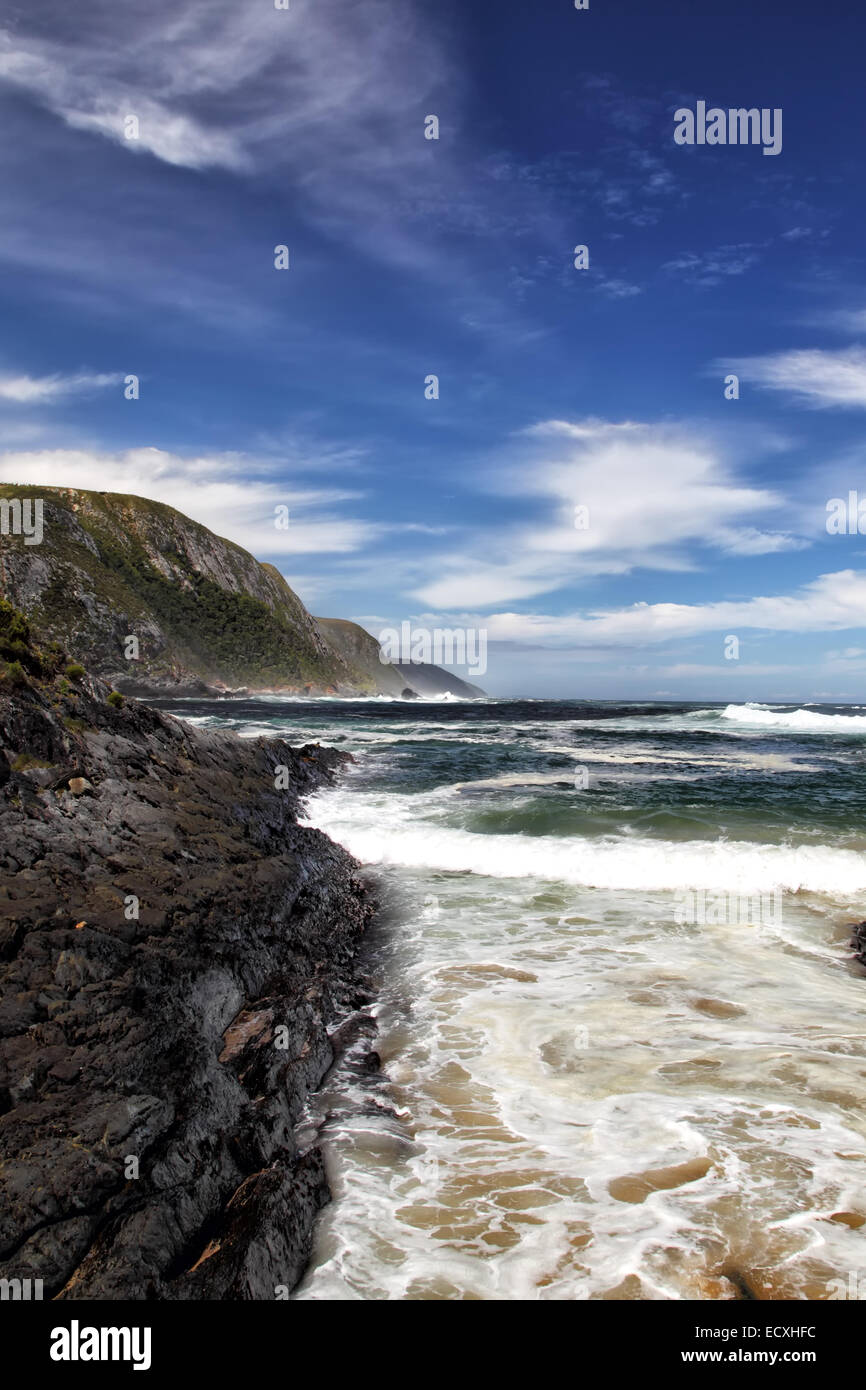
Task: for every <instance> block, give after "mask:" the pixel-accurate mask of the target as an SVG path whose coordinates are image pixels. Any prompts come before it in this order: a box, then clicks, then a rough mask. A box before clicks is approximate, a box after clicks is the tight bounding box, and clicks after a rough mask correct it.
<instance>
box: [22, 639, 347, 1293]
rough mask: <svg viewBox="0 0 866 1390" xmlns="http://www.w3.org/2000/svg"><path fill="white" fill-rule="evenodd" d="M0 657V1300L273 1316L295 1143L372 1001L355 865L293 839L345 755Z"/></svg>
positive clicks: (311, 1204)
mask: <svg viewBox="0 0 866 1390" xmlns="http://www.w3.org/2000/svg"><path fill="white" fill-rule="evenodd" d="M18 645H19V646H21V650H22V654H23V656H22V659H23V667H22V666H20V665H19V668H18V669H19V671H20V672H22V673H23V678H22V679H18V678H17V676H16V677H15V679H14V680H13V681H11V682H10V680H9V679H5V680H4V681H3V682H2V683H0V846H2V848H0V865H2V870H3V879H2V887H0V1212H2V1215H0V1279H2V1278H5V1279H14V1278H20V1279H25V1278H30V1279H41V1280H42V1281H43V1290H44V1291H43V1296H44V1297H45V1298H59V1299H101V1298H120V1299H273V1298H282V1297H287V1296H288V1292H289V1291H290V1290H291V1288H292V1287H293V1286H294V1285H295V1284H296V1283H297V1281H298V1279H299V1278H300V1276H301V1274H302V1272H303V1269H304V1267H305V1264H306V1262H307V1259H308V1257H309V1251H310V1243H311V1233H312V1226H313V1222H314V1220H315V1216H316V1214H317V1212H318V1210H319V1209H320V1207H321V1206H322V1205H323V1204H324V1203H325V1202H326V1201H327V1200H328V1188H327V1182H326V1179H325V1174H324V1169H323V1163H322V1157H321V1153H320V1151H319V1149H318V1148H317V1147H316V1146H315V1145H313V1147H311V1148H309V1149H307V1150H306V1151H303V1152H301V1151H299V1148H298V1143H297V1139H296V1137H295V1126H296V1123H297V1121H298V1119H299V1118H300V1116H301V1115H302V1112H303V1109H304V1104H305V1101H306V1098H307V1097H308V1095H309V1094H310V1093H311V1091H313V1090H314V1089H315V1088H316V1087H317V1086H318V1085H319V1083H320V1082H321V1080H322V1079H323V1077H324V1076H325V1074H326V1073H327V1072H328V1070H329V1069H330V1067H331V1066H332V1064H333V1062H334V1060H335V1051H336V1050H339V1041H338V1040H339V1037H340V1036H341V1035H342V1036H346V1035H353V1032H355V1031H357V1030H353V1029H352V1027H351V1026H350V1027H349V1028H348V1029H347V1027H346V1023H347V1021H349V1022H351V1020H352V1018H353V1015H356V1014H361V1015H363V1014H364V1011H365V1008H366V1006H368V1005H369V1004H370V1002H371V998H372V996H371V993H370V987H369V982H368V981H367V980H366V979H365V977H364V973H363V962H362V955H363V952H362V947H363V944H364V942H365V939H366V934H367V931H368V927H369V924H370V921H371V918H372V914H373V904H372V902H371V900H370V897H369V894H368V891H367V889H366V887H365V885H364V883H363V882H362V880H361V879H360V877H359V874H358V866H357V864H356V863H355V862H354V860H352V859H351V858H350V856H349V855H348V854H346V853H345V852H344V851H343V850H342V849H340V848H339V847H337V846H335V845H333V844H332V843H331V842H330V841H329V840H328V839H327V838H326V837H325V836H324V835H322V834H321V833H320V832H318V831H316V830H312V829H308V828H304V827H301V826H299V825H298V824H297V819H296V814H297V809H298V804H299V799H300V798H301V797H302V796H303V795H304V794H305V793H307V792H309V791H311V790H313V789H314V788H315V787H316V786H317V785H320V784H321V783H322V782H323V781H325V780H329V779H331V778H332V777H333V776H334V774H335V772H336V771H337V770H338V768H339V766H340V765H341V763H342V762H343V761H344V760H345V757H346V755H342V754H339V753H337V752H333V751H328V750H323V749H321V748H319V747H318V746H317V745H312V746H307V747H305V748H301V749H297V750H296V749H293V748H291V747H290V746H289V745H288V744H286V743H284V742H282V741H279V740H261V739H256V740H243V739H239V738H237V737H236V736H235V735H233V734H222V733H219V734H212V733H207V734H206V733H202V732H199V731H196V730H195V729H193V728H191V727H190V726H187V725H184V724H182V723H181V722H179V721H177V720H175V719H173V718H172V717H170V716H168V715H165V714H162V713H160V712H159V711H157V710H155V709H153V708H150V707H148V706H146V705H141V704H138V703H137V702H135V701H130V700H126V701H123V700H122V699H121V697H120V696H111V702H109V696H110V694H111V692H110V689H109V687H108V686H106V685H105V684H104V683H102V682H100V681H97V680H91V679H89V678H88V677H87V676H85V675H84V674H83V673H82V674H80V675H75V676H74V677H72V678H71V679H70V678H64V676H63V674H62V665H63V658H62V654H61V655H60V656H58V655H57V654H55V655H54V656H52V657H51V658H46V657H45V656H43V655H41V654H38V653H37V654H35V655H34V654H33V653H30V652H29V648H27V649H26V650H25V647H26V644H25V646H22V644H21V643H20V642H19V643H18ZM6 655H7V656H8V655H9V653H8V652H7V653H6ZM79 669H80V668H79ZM10 670H11V667H10ZM14 674H15V673H13V675H14ZM66 674H67V677H68V676H69V672H67V673H66ZM7 676H8V672H7ZM13 686H14V688H12V687H13ZM365 1022H366V1018H365ZM336 1025H340V1026H339V1027H337V1026H336Z"/></svg>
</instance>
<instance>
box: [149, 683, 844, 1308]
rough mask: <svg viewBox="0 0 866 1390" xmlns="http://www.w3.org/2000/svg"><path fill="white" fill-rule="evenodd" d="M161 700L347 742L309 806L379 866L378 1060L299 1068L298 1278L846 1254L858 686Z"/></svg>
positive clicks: (321, 1293)
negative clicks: (310, 1143) (304, 1093)
mask: <svg viewBox="0 0 866 1390" xmlns="http://www.w3.org/2000/svg"><path fill="white" fill-rule="evenodd" d="M174 709H175V712H176V713H180V714H182V715H183V716H184V717H191V718H193V719H194V720H196V721H198V722H203V723H206V724H209V723H218V724H219V725H221V726H225V725H226V724H228V725H229V726H232V727H234V728H236V729H237V730H238V732H239V733H240V734H242V735H243V736H251V735H255V734H260V733H261V734H266V733H274V732H279V733H281V734H284V735H285V736H287V737H289V738H290V739H291V740H292V741H293V742H296V743H299V742H307V741H320V742H322V743H325V744H330V745H333V746H336V747H340V748H343V749H345V750H347V751H349V752H351V753H352V754H353V756H354V757H355V759H356V761H355V763H354V764H353V765H352V766H351V767H350V769H349V770H348V771H347V773H346V775H345V776H344V777H343V779H342V780H341V783H340V785H339V786H337V787H334V788H329V789H326V790H324V791H322V792H320V793H318V794H316V796H315V797H313V798H312V800H311V802H310V803H309V805H308V808H307V816H308V819H309V822H310V823H311V824H315V825H317V826H319V827H320V828H322V829H323V830H324V831H325V832H326V833H328V834H329V835H331V836H332V838H333V839H335V840H337V841H338V842H339V843H341V844H343V845H345V846H346V848H347V849H349V850H350V851H351V852H352V853H353V854H355V855H356V856H357V857H358V858H359V859H360V860H361V861H362V862H363V863H365V864H366V865H368V866H369V869H370V872H371V873H372V874H373V876H374V878H375V881H376V882H377V884H378V885H379V890H380V893H381V894H382V896H383V900H384V903H385V907H386V911H385V914H384V926H383V928H382V931H381V933H380V935H381V940H380V944H379V947H378V953H377V960H376V969H377V972H378V976H379V983H380V991H381V993H380V1000H379V1003H378V1004H377V1005H376V1006H375V1009H374V1010H373V1012H375V1014H376V1015H377V1023H378V1027H379V1036H378V1041H377V1043H376V1046H377V1050H378V1051H379V1053H380V1055H381V1056H382V1059H383V1074H382V1077H381V1078H380V1080H379V1081H378V1082H377V1083H376V1085H375V1086H374V1087H373V1089H372V1091H371V1088H370V1087H369V1085H362V1084H361V1083H360V1082H357V1081H352V1080H351V1078H348V1077H343V1078H342V1080H339V1079H338V1080H337V1082H336V1083H335V1086H334V1088H333V1089H332V1090H331V1091H330V1092H328V1091H326V1092H325V1093H323V1095H322V1096H321V1097H319V1098H318V1099H317V1102H316V1107H315V1112H314V1114H313V1116H312V1117H311V1118H312V1121H313V1122H314V1123H316V1124H319V1125H321V1126H322V1129H321V1135H322V1139H323V1142H324V1144H325V1149H326V1156H327V1162H328V1166H329V1173H330V1177H331V1184H332V1190H333V1191H334V1193H335V1201H334V1202H333V1203H332V1205H331V1206H330V1207H329V1208H328V1209H327V1210H326V1212H325V1213H323V1216H322V1218H321V1220H320V1223H319V1229H318V1237H317V1247H316V1252H315V1257H314V1261H313V1264H312V1267H311V1269H310V1271H309V1272H308V1275H307V1277H306V1279H305V1280H304V1283H303V1285H302V1286H301V1289H300V1290H299V1292H298V1293H297V1294H296V1297H298V1298H301V1299H306V1298H314V1299H329V1298H345V1297H356V1298H482V1299H484V1298H553V1299H575V1298H599V1297H613V1298H635V1297H636V1298H731V1297H735V1296H737V1289H738V1287H742V1283H743V1281H745V1283H746V1284H747V1285H748V1287H749V1288H750V1289H752V1290H753V1291H754V1292H755V1293H756V1294H757V1295H758V1296H766V1297H770V1296H775V1297H792V1298H797V1297H799V1298H804V1297H806V1298H827V1297H830V1296H832V1294H833V1291H834V1289H835V1288H836V1287H837V1285H835V1284H834V1282H833V1281H834V1280H836V1279H842V1280H844V1281H847V1280H848V1277H849V1274H850V1273H851V1272H852V1271H853V1272H855V1273H857V1274H858V1276H861V1277H862V1276H866V1256H864V1238H863V1232H862V1231H861V1229H860V1225H861V1223H862V1222H863V1220H864V1218H866V1195H864V1172H866V1162H864V1161H866V1119H864V1116H866V1106H864V1101H866V972H864V970H863V969H862V968H861V967H860V966H859V965H857V964H856V963H855V962H853V960H852V959H851V954H850V951H849V949H848V945H847V943H848V940H849V937H850V927H851V924H852V923H853V922H855V921H859V920H861V918H862V917H864V916H866V911H864V907H866V853H864V851H866V815H864V812H866V778H864V775H863V774H864V767H866V711H864V710H861V709H858V708H853V709H852V708H851V707H845V708H842V707H827V706H821V707H815V706H813V707H809V708H808V709H800V710H798V709H795V708H793V707H790V708H783V707H779V706H774V707H772V708H768V707H763V706H737V707H733V706H728V707H725V706H722V705H719V706H715V707H707V706H702V707H699V706H688V705H681V706H671V705H635V704H630V705H614V704H609V703H608V704H602V705H586V704H582V703H566V702H551V703H546V702H540V701H529V702H520V703H507V702H502V701H491V700H485V701H476V702H473V703H471V704H459V703H456V702H450V701H441V702H437V703H435V704H423V705H422V704H419V703H412V704H408V703H405V704H404V703H402V702H391V701H383V700H370V701H358V702H341V701H305V702H291V703H289V702H285V701H282V700H279V699H277V698H276V697H270V698H266V699H259V700H255V701H226V702H219V703H205V704H199V703H195V702H182V703H179V704H177V705H175V706H174ZM347 1096H348V1099H347Z"/></svg>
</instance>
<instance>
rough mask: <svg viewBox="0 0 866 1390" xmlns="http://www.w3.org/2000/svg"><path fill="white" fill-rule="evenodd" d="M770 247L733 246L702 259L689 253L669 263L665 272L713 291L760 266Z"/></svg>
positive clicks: (741, 244) (664, 269)
mask: <svg viewBox="0 0 866 1390" xmlns="http://www.w3.org/2000/svg"><path fill="white" fill-rule="evenodd" d="M765 246H766V243H764V244H763V245H760V246H758V245H755V244H753V243H752V242H740V243H738V244H736V245H731V246H719V247H717V248H716V249H715V250H712V251H702V252H701V253H700V254H699V255H698V254H697V253H695V252H694V251H687V252H685V253H684V254H683V255H681V256H676V257H675V258H674V259H673V260H670V261H666V262H665V263H664V265H663V266H662V270H663V271H665V272H666V274H668V275H672V276H675V277H676V278H677V279H680V280H685V281H687V282H688V283H689V284H693V285H699V286H703V287H704V288H710V287H712V286H713V285H719V284H721V283H722V281H723V280H725V279H729V278H730V277H731V276H736V275H745V273H746V271H747V270H751V268H752V266H753V265H755V264H756V262H757V261H758V259H759V256H760V254H761V251H762V250H764V248H765Z"/></svg>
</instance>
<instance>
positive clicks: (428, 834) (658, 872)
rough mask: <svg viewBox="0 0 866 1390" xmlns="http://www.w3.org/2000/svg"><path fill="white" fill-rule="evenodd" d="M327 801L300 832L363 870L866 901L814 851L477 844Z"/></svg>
mask: <svg viewBox="0 0 866 1390" xmlns="http://www.w3.org/2000/svg"><path fill="white" fill-rule="evenodd" d="M366 800H367V798H364V797H361V796H356V797H353V798H351V802H350V804H349V806H348V808H347V807H346V805H345V795H344V794H343V804H340V802H339V801H338V800H335V799H334V793H333V792H324V793H321V794H320V795H319V797H318V798H315V799H314V801H313V802H312V803H311V805H310V808H309V811H308V818H309V820H308V823H311V824H314V825H316V826H317V827H318V829H320V830H323V831H325V833H326V834H327V835H329V836H330V837H331V839H333V840H336V841H338V843H339V844H341V845H343V846H344V847H345V848H346V849H347V850H348V851H349V852H350V853H351V854H354V855H355V856H356V858H358V859H360V860H362V861H363V862H364V863H367V864H382V865H395V866H396V865H400V866H404V867H413V868H425V869H433V870H437V871H440V872H452V873H466V874H477V875H481V876H485V877H489V878H500V879H513V878H540V879H550V880H554V881H556V882H560V883H569V884H574V885H576V886H579V887H585V888H605V889H634V890H638V891H647V892H656V891H676V890H678V889H699V888H703V889H707V890H711V891H718V892H733V893H766V892H771V891H773V890H775V889H777V888H778V889H780V890H782V891H783V892H791V893H796V892H809V893H819V894H825V895H830V896H833V897H846V898H847V897H855V896H857V895H858V894H862V893H864V892H866V857H864V856H863V855H862V854H859V853H857V852H856V851H854V850H846V849H833V848H828V847H825V846H819V845H758V844H750V843H748V842H745V841H727V840H716V841H709V842H708V841H706V840H694V841H680V842H675V841H667V840H654V839H649V838H639V837H636V836H635V837H632V836H629V837H628V839H623V838H619V837H616V838H614V837H600V838H588V837H580V838H572V839H562V838H559V837H556V836H532V837H530V836H523V835H479V834H476V833H474V832H472V831H467V830H460V829H455V828H453V827H446V826H437V825H434V824H430V823H429V822H428V823H426V824H418V822H417V820H415V821H414V822H412V821H410V819H409V815H410V812H409V811H408V809H407V808H405V807H402V808H400V809H399V810H398V809H397V807H396V806H395V804H394V802H393V801H392V802H391V804H390V805H386V804H384V803H383V800H382V798H380V797H373V798H370V805H369V806H366V805H365V806H362V805H360V804H359V803H361V802H365V803H366Z"/></svg>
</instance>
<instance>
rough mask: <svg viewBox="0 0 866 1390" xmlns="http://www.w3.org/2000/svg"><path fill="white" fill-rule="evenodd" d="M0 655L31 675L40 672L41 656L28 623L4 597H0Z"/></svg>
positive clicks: (37, 674)
mask: <svg viewBox="0 0 866 1390" xmlns="http://www.w3.org/2000/svg"><path fill="white" fill-rule="evenodd" d="M0 657H2V658H3V660H5V661H8V662H9V663H10V665H11V666H18V667H19V669H20V668H22V667H26V668H27V670H28V671H29V672H30V673H31V675H34V676H39V675H41V674H42V658H41V657H40V655H39V653H38V651H37V650H36V648H35V647H34V646H33V642H32V639H31V636H30V624H29V623H28V622H27V619H26V618H25V616H24V614H23V613H19V611H18V609H17V608H14V607H13V606H12V604H11V603H9V602H7V600H6V599H5V598H0ZM22 677H23V672H22Z"/></svg>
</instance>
